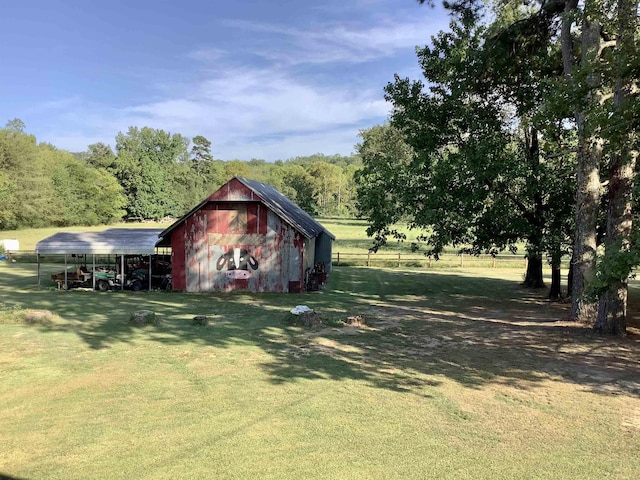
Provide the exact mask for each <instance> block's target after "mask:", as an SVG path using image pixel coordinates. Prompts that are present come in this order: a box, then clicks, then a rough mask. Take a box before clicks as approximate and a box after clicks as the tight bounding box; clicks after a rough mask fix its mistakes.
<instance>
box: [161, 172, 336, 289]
mask: <svg viewBox="0 0 640 480" xmlns="http://www.w3.org/2000/svg"><path fill="white" fill-rule="evenodd" d="M320 234H322V235H323V238H324V242H325V243H326V239H329V244H330V240H332V239H333V238H334V237H333V236H332V235H331V234H330V233H329V232H327V231H326V230H325V229H324V227H322V226H321V225H320V224H319V223H318V222H316V221H315V220H314V219H313V218H311V217H310V216H308V215H307V214H306V213H305V212H303V211H302V210H301V209H300V208H299V207H298V206H297V205H295V204H294V203H293V202H291V201H290V200H289V199H287V198H286V197H284V195H282V194H281V193H280V192H278V191H277V190H275V189H274V188H273V187H270V186H268V185H265V184H261V183H259V182H254V181H250V180H246V179H241V178H234V179H232V180H230V181H229V182H228V183H226V184H225V185H223V186H222V187H221V188H220V189H218V190H217V191H215V192H213V193H212V194H211V195H210V196H209V197H207V198H206V199H205V200H204V201H203V202H201V203H200V204H199V205H198V206H197V207H196V208H194V209H193V210H192V211H191V212H189V213H188V214H187V215H185V216H184V217H182V218H181V219H180V220H178V221H177V222H175V223H174V224H173V225H172V226H171V227H169V228H168V229H166V230H165V231H164V232H163V233H162V234H161V236H162V237H163V238H165V240H166V239H167V237H169V238H170V242H171V248H172V252H173V257H172V264H173V265H172V266H173V288H174V289H176V290H184V291H188V292H206V291H232V290H247V291H253V292H288V291H301V290H302V289H303V286H304V280H305V273H306V272H308V271H309V270H311V269H312V268H313V266H314V263H315V262H316V237H317V236H318V235H320ZM325 248H326V245H325ZM329 261H330V256H329Z"/></svg>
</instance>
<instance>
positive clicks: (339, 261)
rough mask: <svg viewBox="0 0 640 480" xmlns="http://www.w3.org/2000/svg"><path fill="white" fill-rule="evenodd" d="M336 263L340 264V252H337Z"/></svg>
mask: <svg viewBox="0 0 640 480" xmlns="http://www.w3.org/2000/svg"><path fill="white" fill-rule="evenodd" d="M337 265H338V266H340V252H338V262H337Z"/></svg>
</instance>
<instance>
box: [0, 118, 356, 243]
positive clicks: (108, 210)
mask: <svg viewBox="0 0 640 480" xmlns="http://www.w3.org/2000/svg"><path fill="white" fill-rule="evenodd" d="M114 145H115V149H112V148H111V147H110V146H109V145H107V144H105V143H96V144H93V145H89V146H88V147H87V150H86V151H84V152H79V153H70V152H68V151H65V150H60V149H57V148H56V147H55V146H53V145H50V144H46V143H38V142H37V140H36V138H35V136H33V135H30V134H28V133H26V132H25V125H24V123H23V122H22V121H21V120H19V119H14V120H10V121H9V122H7V124H6V126H5V128H2V129H0V230H9V229H17V228H25V227H45V226H72V225H99V224H111V223H115V222H119V221H143V220H160V219H163V218H166V217H174V218H177V217H180V216H182V215H183V214H185V213H186V212H188V211H189V210H191V209H192V208H193V207H194V206H195V205H197V204H198V203H199V202H200V201H202V200H203V199H204V198H206V197H207V196H208V195H209V194H211V193H212V192H214V191H215V190H217V189H218V188H219V187H220V186H222V185H223V184H224V183H226V182H227V181H228V180H229V179H231V178H232V177H234V176H241V177H247V178H250V179H252V180H258V181H263V182H265V183H269V184H271V185H273V186H275V187H276V188H278V189H279V190H280V191H282V192H283V193H284V194H285V195H287V196H289V197H290V198H291V199H292V200H294V201H296V202H297V203H298V204H299V205H300V206H301V207H302V208H304V209H305V210H306V211H307V212H309V213H310V214H313V215H343V216H344V215H353V214H354V213H355V184H354V173H355V171H356V170H357V169H358V167H359V165H360V164H361V162H360V159H359V157H358V156H357V155H351V156H341V155H323V154H316V155H311V156H308V157H295V158H290V159H287V160H285V161H276V162H273V163H271V162H266V161H264V160H259V159H253V160H251V161H241V160H232V161H222V160H215V159H214V158H213V156H212V155H211V142H210V141H209V140H208V139H207V138H205V137H203V136H196V137H194V138H193V139H189V138H187V137H185V136H183V135H180V134H176V133H174V134H171V133H169V132H165V131H163V130H157V129H153V128H149V127H143V128H138V127H130V128H129V129H128V130H127V131H126V132H119V133H118V134H117V135H116V137H115V142H114Z"/></svg>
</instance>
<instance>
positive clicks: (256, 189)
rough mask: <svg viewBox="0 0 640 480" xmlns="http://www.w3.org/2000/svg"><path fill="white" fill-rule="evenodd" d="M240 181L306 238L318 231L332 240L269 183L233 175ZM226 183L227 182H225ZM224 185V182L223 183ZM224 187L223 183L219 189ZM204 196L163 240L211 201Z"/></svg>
mask: <svg viewBox="0 0 640 480" xmlns="http://www.w3.org/2000/svg"><path fill="white" fill-rule="evenodd" d="M235 179H236V180H238V181H239V182H240V183H242V184H243V185H244V186H245V187H247V188H248V189H249V190H251V191H252V192H253V193H254V194H255V195H256V196H257V197H258V198H259V199H260V200H261V201H262V202H263V203H264V204H265V205H266V206H267V207H269V208H270V209H271V210H273V211H274V213H276V214H277V215H278V216H279V217H280V218H282V219H283V220H284V221H285V222H287V223H289V224H290V225H291V226H292V227H293V228H295V229H296V230H298V231H299V232H300V233H302V234H303V235H304V236H305V237H307V238H314V237H317V236H318V235H319V234H320V233H322V232H324V233H326V234H327V235H328V236H329V237H330V238H331V239H332V240H335V239H336V237H335V235H333V234H332V233H331V232H330V231H329V230H327V229H326V228H324V227H323V226H322V224H321V223H320V222H318V221H317V220H315V219H314V218H313V217H312V216H311V215H309V214H308V213H307V212H305V211H304V210H302V209H301V208H300V207H299V206H298V205H296V204H295V203H294V202H292V201H291V200H289V199H288V198H287V197H286V196H284V195H283V194H282V193H280V192H279V191H278V190H276V189H275V188H274V187H272V186H271V185H267V184H266V183H261V182H257V181H255V180H248V179H246V178H242V177H235ZM227 183H228V182H227ZM225 185H226V184H225ZM222 188H224V185H223V186H222V187H220V189H222ZM212 201H214V200H210V199H209V198H206V199H205V200H203V201H202V202H200V203H199V204H198V205H196V206H195V207H194V208H193V209H191V211H190V212H188V213H187V214H186V215H184V216H183V217H182V218H180V219H179V220H177V221H176V222H175V223H174V224H173V225H171V226H170V227H168V228H167V229H166V230H164V231H163V232H162V233H161V234H160V235H161V236H162V237H163V242H166V241H167V239H168V238H169V237H168V236H167V235H168V234H169V233H171V231H173V230H174V229H175V228H176V227H177V226H178V225H180V224H181V223H182V222H184V221H185V220H186V219H187V218H189V217H190V216H191V215H193V214H194V213H195V212H197V211H198V210H200V209H201V208H202V207H203V206H205V205H206V204H207V203H209V202H212Z"/></svg>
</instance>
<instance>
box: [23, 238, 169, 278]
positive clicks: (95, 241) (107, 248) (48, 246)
mask: <svg viewBox="0 0 640 480" xmlns="http://www.w3.org/2000/svg"><path fill="white" fill-rule="evenodd" d="M162 231H163V230H162V229H158V228H108V229H106V230H103V231H101V232H58V233H56V234H54V235H52V236H50V237H47V238H45V239H44V240H41V241H39V242H38V243H37V244H36V257H37V262H38V287H40V263H41V262H40V259H41V256H44V255H64V285H65V286H66V285H68V278H67V275H68V272H67V268H68V257H69V255H78V256H79V255H90V256H91V257H92V258H93V269H92V271H91V273H92V278H93V288H94V289H95V288H96V275H95V273H96V255H115V256H116V257H117V256H120V262H121V264H120V274H121V275H122V278H121V282H120V283H121V289H123V290H124V286H125V283H126V278H125V255H139V256H148V257H149V275H148V278H149V290H151V257H152V256H153V255H154V254H156V253H157V252H158V248H159V247H162V246H164V245H162V244H161V242H162V239H161V238H160V237H159V235H160V233H161V232H162Z"/></svg>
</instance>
